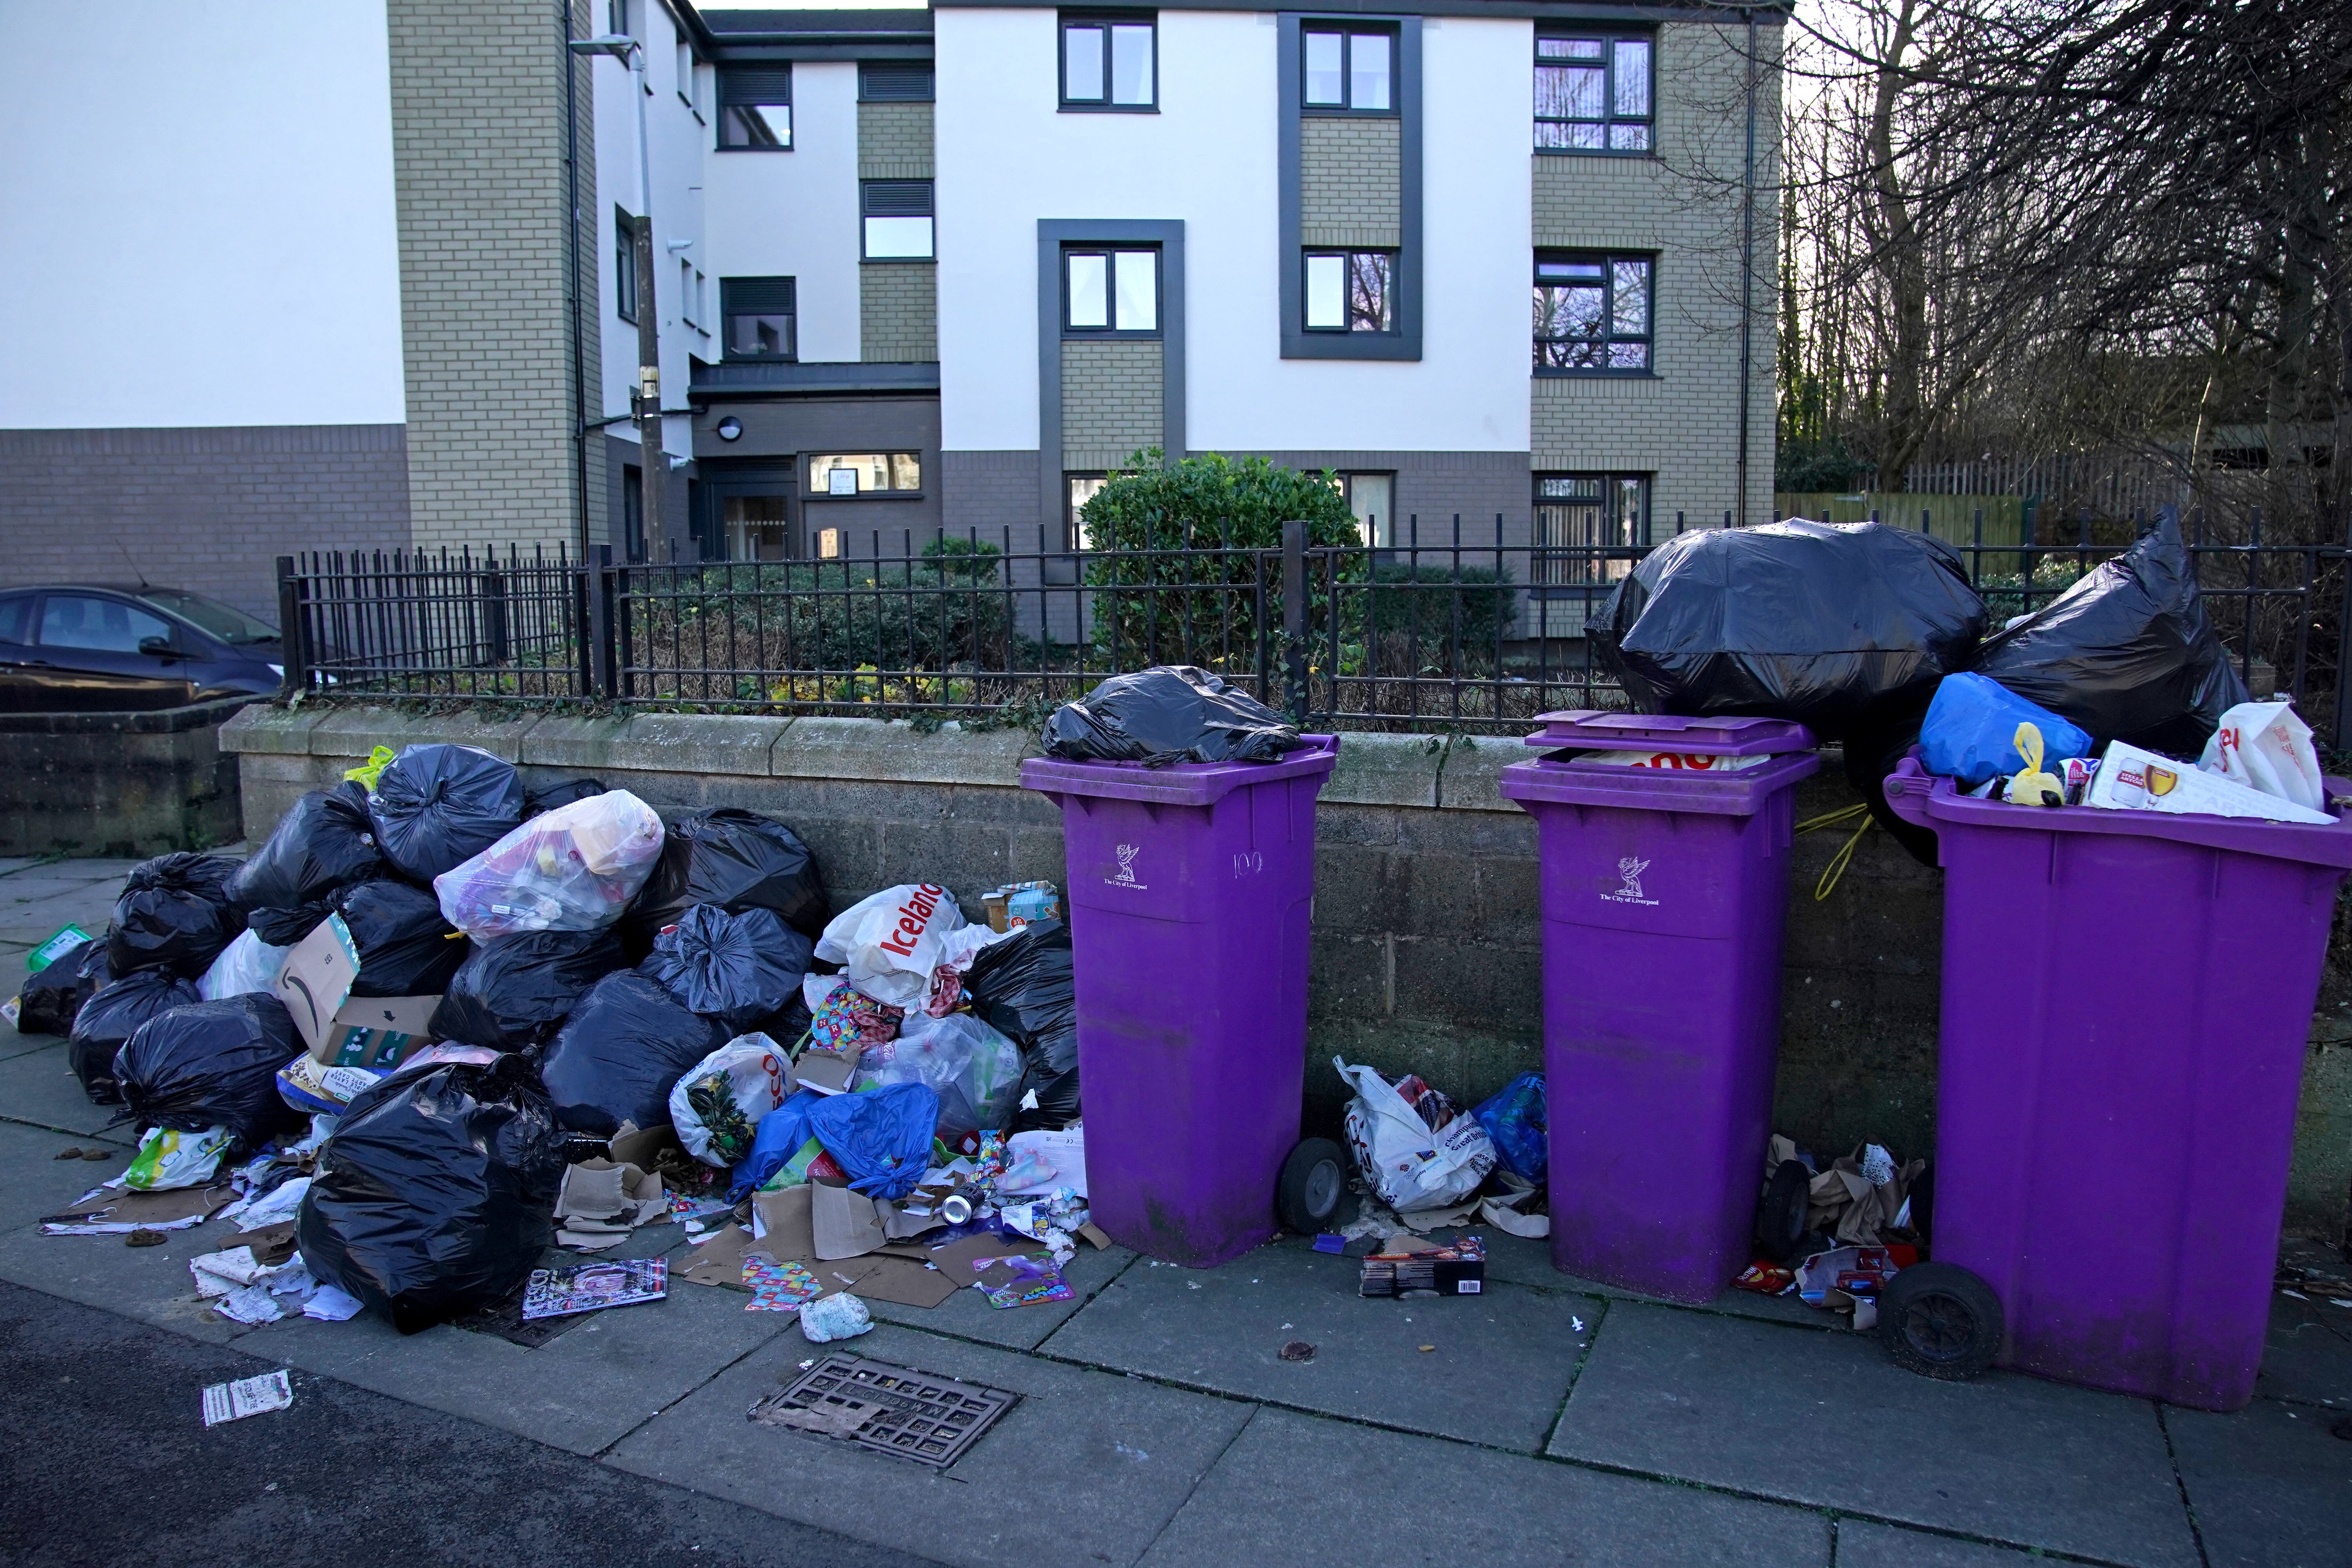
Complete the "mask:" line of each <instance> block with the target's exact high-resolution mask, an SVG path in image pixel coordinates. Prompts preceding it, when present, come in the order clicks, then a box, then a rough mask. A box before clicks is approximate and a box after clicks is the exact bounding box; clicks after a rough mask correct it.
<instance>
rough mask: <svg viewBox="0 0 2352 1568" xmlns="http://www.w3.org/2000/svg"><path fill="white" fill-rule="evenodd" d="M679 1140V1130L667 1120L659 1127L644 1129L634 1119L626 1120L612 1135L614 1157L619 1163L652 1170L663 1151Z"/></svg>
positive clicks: (615, 1161) (659, 1161)
mask: <svg viewBox="0 0 2352 1568" xmlns="http://www.w3.org/2000/svg"><path fill="white" fill-rule="evenodd" d="M676 1143H677V1130H676V1129H675V1128H673V1127H671V1126H670V1124H669V1123H668V1122H667V1121H665V1122H663V1123H662V1124H661V1125H660V1126H658V1127H646V1128H642V1129H641V1128H639V1127H638V1126H637V1125H636V1123H635V1122H633V1121H624V1122H622V1123H621V1130H620V1131H618V1132H615V1133H614V1134H613V1137H612V1142H611V1147H612V1150H613V1159H614V1163H618V1164H623V1165H635V1167H636V1168H637V1169H639V1170H640V1171H650V1170H652V1169H653V1168H654V1167H656V1165H658V1164H660V1163H661V1152H662V1151H663V1150H664V1149H667V1148H668V1147H670V1146H671V1145H673V1144H676Z"/></svg>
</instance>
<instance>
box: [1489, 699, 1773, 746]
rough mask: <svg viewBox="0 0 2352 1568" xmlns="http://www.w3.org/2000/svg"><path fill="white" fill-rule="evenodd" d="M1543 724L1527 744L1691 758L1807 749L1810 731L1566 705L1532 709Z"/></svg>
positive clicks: (1763, 722) (1724, 718) (1767, 722)
mask: <svg viewBox="0 0 2352 1568" xmlns="http://www.w3.org/2000/svg"><path fill="white" fill-rule="evenodd" d="M1536 722H1537V723H1538V724H1541V725H1542V726H1543V728H1542V729H1541V730H1540V731H1537V732H1536V733H1535V734H1532V735H1529V736H1528V745H1530V746H1544V747H1549V748H1550V749H1553V750H1558V749H1559V748H1560V747H1563V746H1581V747H1586V748H1589V749H1591V750H1593V751H1602V752H1682V753H1684V754H1685V755H1687V756H1695V757H1753V756H1759V755H1766V754H1769V753H1771V752H1810V751H1811V750H1812V749H1813V747H1814V745H1815V744H1816V743H1817V742H1815V741H1814V739H1813V732H1812V731H1811V730H1808V729H1806V728H1805V727H1804V726H1803V725H1802V724H1800V723H1797V722H1796V721H1793V720H1789V719H1743V718H1738V717H1735V716H1732V715H1729V714H1718V715H1716V716H1713V717H1709V718H1698V719H1694V718H1686V717H1685V716H1683V715H1681V714H1677V713H1618V712H1612V711H1610V710H1605V709H1598V708H1571V709H1568V710H1563V711H1561V712H1558V713H1538V714H1537V715H1536Z"/></svg>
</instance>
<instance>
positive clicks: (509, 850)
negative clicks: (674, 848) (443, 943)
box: [433, 789, 662, 942]
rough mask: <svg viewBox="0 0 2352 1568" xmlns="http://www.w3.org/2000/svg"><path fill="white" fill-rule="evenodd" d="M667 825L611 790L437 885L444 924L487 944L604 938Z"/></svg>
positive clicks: (562, 808)
mask: <svg viewBox="0 0 2352 1568" xmlns="http://www.w3.org/2000/svg"><path fill="white" fill-rule="evenodd" d="M661 849H662V823H661V816H660V814H659V813H658V812H656V811H655V810H654V808H653V807H652V806H649V805H646V803H645V802H644V801H641V800H639V799H638V798H637V797H636V796H635V795H631V794H630V793H629V792H628V791H627V790H625V789H616V790H608V791H606V792H605V793H604V794H603V795H589V796H587V797H586V798H585V799H582V800H575V801H573V802H572V804H571V805H559V806H557V807H556V808H555V809H554V810H552V811H550V812H546V813H543V814H542V815H541V816H534V817H532V818H531V819H530V821H528V822H526V823H524V824H523V825H522V826H520V827H518V828H516V829H514V830H513V831H512V832H510V833H509V834H507V835H506V837H502V838H500V839H499V841H498V842H497V843H495V844H493V845H491V846H490V847H488V849H485V850H483V851H482V852H481V853H480V854H478V855H477V856H475V857H474V858H472V859H470V860H467V861H466V862H465V863H464V864H463V865H460V866H457V867H456V868H453V869H451V870H448V871H445V872H443V873H442V874H441V875H440V876H438V877H436V878H434V879H433V891H434V893H435V894H436V896H437V897H438V898H439V899H440V900H441V915H442V918H443V919H444V920H446V921H448V922H449V923H450V924H451V925H453V926H456V927H457V929H458V930H459V931H464V932H465V933H466V934H467V936H469V937H472V938H473V939H474V940H475V941H476V942H487V941H488V940H489V939H490V938H492V937H499V936H520V935H521V934H522V933H523V932H525V931H598V930H601V929H603V928H604V927H605V926H608V925H611V924H613V923H614V921H618V920H619V919H620V918H621V915H622V913H623V912H624V911H625V910H627V909H628V907H629V901H630V900H632V899H635V897H636V896H637V891H638V889H641V888H643V887H644V886H645V885H646V878H647V877H648V876H650V875H651V874H652V872H653V868H654V861H655V860H656V858H659V857H660V855H661Z"/></svg>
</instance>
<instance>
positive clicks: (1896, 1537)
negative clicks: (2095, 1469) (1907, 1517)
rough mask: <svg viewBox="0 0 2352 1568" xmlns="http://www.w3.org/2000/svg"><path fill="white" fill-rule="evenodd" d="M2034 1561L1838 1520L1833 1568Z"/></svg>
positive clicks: (1972, 1567)
mask: <svg viewBox="0 0 2352 1568" xmlns="http://www.w3.org/2000/svg"><path fill="white" fill-rule="evenodd" d="M2038 1561H2042V1559H2039V1558H2037V1557H2035V1556H2034V1554H2033V1553H2032V1552H2020V1551H2017V1550H2016V1549H2015V1548H2013V1547H2008V1546H1987V1545H1985V1544H1984V1543H1983V1542H1977V1541H1955V1540H1953V1539H1952V1538H1951V1537H1950V1536H1948V1535H1928V1534H1927V1533H1925V1532H1924V1531H1916V1530H1902V1529H1898V1528H1897V1527H1896V1526H1895V1525H1891V1524H1873V1523H1871V1522H1870V1521H1868V1520H1862V1519H1842V1520H1840V1521H1838V1534H1837V1568H2026V1565H2027V1564H2028V1563H2034V1562H2038Z"/></svg>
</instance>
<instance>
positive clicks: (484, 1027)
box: [426, 930, 622, 1051]
mask: <svg viewBox="0 0 2352 1568" xmlns="http://www.w3.org/2000/svg"><path fill="white" fill-rule="evenodd" d="M621 964H622V960H621V940H620V938H619V937H617V936H615V935H614V934H613V932H612V931H610V930H605V931H524V932H522V933H521V934H520V935H518V936H501V937H494V938H492V939H491V940H490V941H488V942H479V943H477V944H476V945H475V947H474V951H473V952H471V953H469V954H467V958H466V961H465V962H464V963H460V964H459V965H458V966H457V973H455V974H453V975H451V976H450V977H449V988H448V989H447V990H446V991H445V992H443V993H442V994H441V1005H439V1006H437V1007H436V1008H434V1009H433V1016H432V1018H431V1020H430V1021H429V1022H428V1023H427V1025H426V1027H427V1028H428V1029H430V1030H431V1032H432V1034H433V1037H434V1038H435V1039H436V1040H457V1041H459V1042H461V1043H463V1044H466V1045H468V1046H487V1047H489V1048H490V1049H491V1050H494V1051H520V1050H523V1049H526V1048H528V1047H531V1046H534V1045H537V1044H538V1043H539V1042H540V1041H541V1040H543V1039H545V1038H546V1037H548V1036H549V1035H551V1034H553V1033H554V1032H555V1026H556V1025H558V1024H560V1023H562V1021H563V1016H564V1015H565V1014H566V1013H569V1012H570V1011H572V1004H573V1003H575V1002H577V1001H579V1000H580V995H581V993H583V992H584V991H586V990H587V989H588V987H589V986H591V985H593V984H595V983H596V981H597V980H598V978H599V977H601V976H603V975H606V974H610V973H612V972H613V971H614V970H615V969H618V968H620V967H621Z"/></svg>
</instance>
